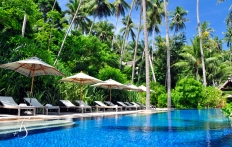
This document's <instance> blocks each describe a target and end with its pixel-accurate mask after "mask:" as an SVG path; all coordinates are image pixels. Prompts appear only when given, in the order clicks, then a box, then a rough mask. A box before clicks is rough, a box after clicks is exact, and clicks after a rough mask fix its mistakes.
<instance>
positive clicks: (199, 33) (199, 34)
mask: <svg viewBox="0 0 232 147" xmlns="http://www.w3.org/2000/svg"><path fill="white" fill-rule="evenodd" d="M199 1H200V0H197V6H196V9H197V27H198V36H199V38H200V50H201V62H202V72H203V75H202V76H203V85H204V86H206V85H207V83H206V71H205V61H204V52H203V47H202V35H201V33H202V32H201V23H200V16H199Z"/></svg>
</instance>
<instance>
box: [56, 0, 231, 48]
mask: <svg viewBox="0 0 232 147" xmlns="http://www.w3.org/2000/svg"><path fill="white" fill-rule="evenodd" d="M57 1H58V3H59V5H60V6H61V8H62V10H65V9H67V7H66V4H67V3H68V0H57ZM113 1H114V0H109V2H113ZM126 1H127V2H128V4H131V0H126ZM231 4H232V0H225V2H223V3H220V4H217V0H200V7H199V12H200V21H201V22H204V21H208V22H209V23H210V27H211V28H213V29H214V30H215V32H214V33H213V35H214V36H218V37H219V39H222V38H223V37H224V35H223V34H222V32H225V31H226V24H225V18H226V16H227V15H228V14H229V7H230V5H231ZM177 6H181V7H183V8H184V9H185V10H187V11H188V15H187V16H186V17H187V18H188V19H189V22H187V23H186V30H185V33H186V36H187V40H188V42H189V40H190V38H193V36H194V35H195V34H196V33H197V18H196V0H169V4H168V11H172V10H174V9H175V8H176V7H177ZM128 13H129V12H128ZM132 18H133V21H134V23H138V20H139V12H133V14H132ZM107 19H108V21H109V22H112V23H113V24H115V17H111V18H107ZM119 19H120V18H119ZM120 28H122V24H121V23H120V22H119V23H118V29H117V32H118V31H119V29H120ZM160 28H161V35H162V36H165V28H164V26H161V27H160ZM171 34H172V32H170V35H171ZM223 48H224V49H226V48H227V47H226V46H225V45H223Z"/></svg>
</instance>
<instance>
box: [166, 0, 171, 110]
mask: <svg viewBox="0 0 232 147" xmlns="http://www.w3.org/2000/svg"><path fill="white" fill-rule="evenodd" d="M164 11H165V27H166V48H167V91H168V100H167V103H168V109H171V70H170V46H169V33H168V13H167V3H166V0H164Z"/></svg>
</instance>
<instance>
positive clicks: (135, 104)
mask: <svg viewBox="0 0 232 147" xmlns="http://www.w3.org/2000/svg"><path fill="white" fill-rule="evenodd" d="M131 104H132V105H134V106H137V107H139V108H140V109H144V108H146V107H143V106H141V105H139V104H137V103H136V102H131Z"/></svg>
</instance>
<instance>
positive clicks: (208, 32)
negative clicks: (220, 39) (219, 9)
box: [198, 21, 214, 40]
mask: <svg viewBox="0 0 232 147" xmlns="http://www.w3.org/2000/svg"><path fill="white" fill-rule="evenodd" d="M201 32H202V39H203V40H208V39H209V38H210V37H212V36H213V34H212V33H213V32H214V29H213V28H211V27H209V22H207V21H204V22H203V23H202V24H201ZM198 35H199V34H198Z"/></svg>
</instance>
